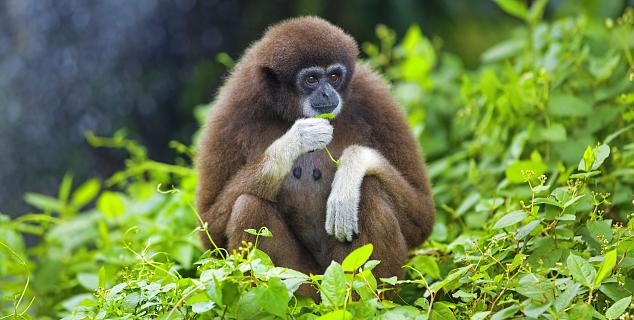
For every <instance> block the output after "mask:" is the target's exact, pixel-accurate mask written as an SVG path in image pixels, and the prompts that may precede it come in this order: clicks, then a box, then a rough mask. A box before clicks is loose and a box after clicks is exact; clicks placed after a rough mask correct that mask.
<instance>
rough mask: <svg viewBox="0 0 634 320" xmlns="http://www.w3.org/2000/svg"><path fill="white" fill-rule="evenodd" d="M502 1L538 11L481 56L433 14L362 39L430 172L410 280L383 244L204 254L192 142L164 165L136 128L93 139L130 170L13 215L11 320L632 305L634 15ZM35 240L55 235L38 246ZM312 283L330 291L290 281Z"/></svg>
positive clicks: (65, 189)
mask: <svg viewBox="0 0 634 320" xmlns="http://www.w3.org/2000/svg"><path fill="white" fill-rule="evenodd" d="M496 2H498V3H499V4H500V6H501V7H502V8H503V9H504V10H506V11H507V12H509V13H510V14H511V15H513V16H515V17H517V18H519V19H522V20H524V21H525V22H526V25H525V27H522V28H520V29H518V30H515V31H514V32H513V36H512V37H511V38H509V39H508V40H506V41H504V42H502V43H499V44H498V45H495V46H494V47H492V48H491V49H490V50H488V51H487V52H485V53H484V54H483V55H482V65H481V66H480V67H478V68H477V69H476V70H465V69H464V68H463V67H462V65H461V62H460V60H459V59H458V58H456V57H455V56H453V55H451V54H447V53H443V52H442V51H440V48H439V47H438V45H437V43H435V42H432V41H430V40H428V39H427V38H425V37H424V36H423V35H422V32H421V30H420V29H419V28H418V27H417V26H412V27H411V28H410V29H409V31H408V32H407V34H406V35H405V36H404V38H403V40H402V41H401V42H400V43H399V44H396V36H395V34H394V32H393V31H391V30H389V29H388V28H387V27H384V26H379V27H378V28H377V36H378V39H379V43H378V44H364V45H363V51H364V52H365V53H366V54H367V56H368V59H367V61H368V63H369V64H370V65H371V66H372V67H374V68H375V69H377V70H379V71H380V72H382V73H383V74H384V75H385V76H386V78H387V79H388V80H389V81H390V82H391V83H392V84H393V91H394V93H395V95H396V96H397V98H398V99H399V100H400V101H401V103H402V105H403V106H404V108H405V110H406V112H407V115H408V119H409V121H410V124H411V125H412V128H413V130H414V133H415V134H416V135H417V137H419V139H420V142H421V145H422V146H423V148H424V150H425V151H426V154H427V157H428V162H429V175H430V177H431V180H432V182H433V185H434V188H433V192H434V197H435V199H436V203H437V208H438V219H437V220H438V221H437V224H436V225H435V228H434V233H433V235H432V238H431V239H430V240H429V241H428V242H427V243H425V244H424V245H422V246H421V247H419V248H417V249H416V250H414V251H413V252H412V258H411V260H410V261H409V263H408V264H407V265H406V266H405V268H406V270H407V273H408V277H407V278H406V279H395V278H389V279H375V278H374V276H373V275H372V273H371V270H372V268H373V267H375V266H376V265H377V264H378V263H380V262H378V261H373V260H369V261H368V257H369V256H370V253H371V250H372V248H371V246H367V247H363V248H361V249H359V250H357V251H355V252H354V253H352V254H351V256H349V257H348V258H347V259H346V260H344V261H343V263H342V264H341V265H340V264H338V263H334V262H333V263H332V264H331V265H330V267H329V268H328V269H327V270H326V272H325V274H324V275H305V274H302V273H299V272H297V271H293V270H288V269H284V268H279V267H275V266H273V265H272V263H271V261H270V259H269V258H268V257H267V255H266V253H264V252H262V251H259V250H257V249H256V247H257V242H256V244H248V245H246V246H245V247H244V248H242V249H241V250H239V251H237V252H226V251H223V250H222V249H217V248H214V249H213V250H211V251H209V250H208V251H205V249H204V248H202V246H201V243H200V241H199V239H198V235H197V234H198V231H200V230H204V225H202V226H201V227H197V226H198V220H197V217H198V216H197V214H196V212H195V210H194V208H193V206H192V203H193V202H194V186H195V184H196V181H195V172H194V171H193V170H192V169H191V165H190V164H191V158H192V157H193V155H194V152H195V150H194V149H193V148H192V147H188V146H185V145H182V144H180V143H176V142H174V143H172V147H174V149H175V150H177V151H178V153H179V154H180V157H179V159H177V161H176V162H175V164H165V163H159V162H156V161H152V160H150V159H148V157H147V154H146V152H145V149H144V148H143V147H142V146H139V145H138V144H136V143H135V142H133V141H130V140H128V139H126V137H125V134H124V133H123V132H119V133H117V134H115V136H114V137H112V138H103V137H96V136H94V135H92V134H89V135H88V140H89V142H90V143H91V144H93V145H94V146H96V147H111V148H122V149H124V150H127V151H128V153H129V154H130V157H129V159H128V160H127V161H126V167H125V169H124V170H123V171H121V172H118V173H116V174H114V175H113V176H112V177H111V178H110V179H108V180H106V181H105V182H104V183H103V185H102V183H101V182H100V181H98V180H96V179H94V180H89V181H87V182H85V183H84V184H82V185H81V186H79V187H77V188H73V179H72V177H71V176H70V175H68V176H66V177H64V179H63V181H62V183H61V185H60V188H59V192H58V195H57V197H49V196H45V195H39V194H27V195H26V196H25V200H26V201H27V202H28V203H30V204H31V205H32V206H33V207H34V208H35V213H32V214H26V215H23V216H20V217H18V218H16V219H13V220H11V219H9V218H8V217H6V216H3V215H0V221H1V222H2V223H0V295H1V296H2V297H3V298H4V300H2V301H0V318H1V317H2V315H5V314H6V317H16V318H36V319H46V318H59V317H65V318H68V319H74V318H78V319H83V318H91V319H92V318H98V319H106V318H108V319H110V318H126V319H145V318H162V319H199V318H200V319H207V318H239V319H248V318H252V319H260V318H293V319H316V318H319V319H352V318H382V319H409V318H419V319H455V318H471V319H485V318H491V319H504V318H510V317H528V318H547V319H566V318H571V319H590V318H599V319H604V318H607V319H616V318H619V317H622V318H629V317H631V316H630V315H629V313H627V312H629V307H630V303H631V297H632V292H633V291H634V277H633V268H634V259H633V258H632V255H633V253H634V252H633V250H634V238H633V236H632V228H634V220H631V219H630V218H631V215H632V214H633V213H634V210H633V207H632V204H633V203H632V200H633V198H634V142H633V141H634V130H632V129H633V128H634V124H633V119H634V107H633V103H634V93H633V92H632V81H633V80H634V71H633V70H634V58H633V57H632V53H631V47H632V46H633V45H634V36H633V34H632V25H633V22H634V11H633V10H631V9H627V10H626V11H625V13H624V14H623V16H621V17H619V18H618V19H615V20H607V21H596V20H595V19H592V18H588V17H585V16H582V15H581V16H575V17H565V18H562V19H560V20H556V21H552V22H544V21H542V20H541V15H542V11H543V8H544V5H545V3H546V1H542V0H538V1H534V2H533V5H532V7H530V8H526V7H524V6H522V5H521V4H520V3H521V2H519V1H515V0H499V1H496ZM208 108H209V106H203V107H201V108H199V111H198V112H197V113H198V115H199V118H200V119H204V114H205V113H206V110H207V109H208ZM172 185H174V186H177V187H165V186H172ZM73 189H74V191H72V190H73ZM93 202H95V203H96V207H95V208H91V207H87V206H88V205H89V204H91V203H93ZM246 232H250V233H254V234H258V235H259V236H261V237H266V236H275V235H271V234H270V232H269V231H268V230H266V229H262V230H247V231H246ZM27 234H32V235H36V236H39V237H41V239H42V240H41V242H39V243H38V244H37V245H36V246H34V247H32V248H27V247H26V246H25V244H24V236H25V235H27ZM303 283H311V284H313V285H314V286H316V287H318V288H319V289H320V294H321V296H322V301H321V303H319V304H315V303H314V302H312V301H311V300H309V299H306V298H297V297H294V296H293V295H292V293H293V292H294V290H296V289H297V288H298V287H299V285H300V284H303ZM394 285H398V289H395V287H394ZM394 290H396V293H397V294H396V295H394V297H393V299H392V300H387V299H385V298H384V295H383V294H384V293H385V292H386V291H394ZM353 293H354V294H353ZM353 295H354V296H359V297H360V299H359V300H358V301H353V299H352V298H351V297H352V296H353ZM625 313H627V314H626V315H623V314H625Z"/></svg>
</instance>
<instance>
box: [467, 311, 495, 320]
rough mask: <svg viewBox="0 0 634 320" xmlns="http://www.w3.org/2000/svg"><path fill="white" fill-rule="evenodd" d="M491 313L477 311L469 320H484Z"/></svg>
mask: <svg viewBox="0 0 634 320" xmlns="http://www.w3.org/2000/svg"><path fill="white" fill-rule="evenodd" d="M490 313H491V311H479V312H476V313H474V314H473V315H472V316H471V320H484V319H486V317H487V316H488V315H489V314H490Z"/></svg>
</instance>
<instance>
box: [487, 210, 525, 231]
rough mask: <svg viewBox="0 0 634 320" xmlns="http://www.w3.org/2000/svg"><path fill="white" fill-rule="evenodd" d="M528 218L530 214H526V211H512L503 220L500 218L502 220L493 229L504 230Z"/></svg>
mask: <svg viewBox="0 0 634 320" xmlns="http://www.w3.org/2000/svg"><path fill="white" fill-rule="evenodd" d="M527 216H528V214H526V212H525V211H524V210H515V211H512V212H510V213H508V214H506V215H505V216H503V217H502V218H500V220H498V221H497V222H496V223H495V225H494V226H493V229H502V228H506V227H508V226H512V225H514V224H516V223H518V222H520V221H522V220H524V218H526V217H527Z"/></svg>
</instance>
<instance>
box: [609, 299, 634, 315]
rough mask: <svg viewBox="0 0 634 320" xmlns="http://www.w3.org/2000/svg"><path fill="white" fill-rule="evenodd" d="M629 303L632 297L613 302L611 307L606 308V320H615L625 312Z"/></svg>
mask: <svg viewBox="0 0 634 320" xmlns="http://www.w3.org/2000/svg"><path fill="white" fill-rule="evenodd" d="M631 302H632V296H629V297H625V298H623V299H621V300H619V301H617V302H615V303H614V304H613V305H612V306H611V307H609V308H608V311H606V312H605V316H606V317H608V319H617V318H618V317H620V316H621V315H622V314H623V313H624V312H625V310H627V308H628V307H629V306H630V303H631Z"/></svg>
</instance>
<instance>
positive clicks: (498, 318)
mask: <svg viewBox="0 0 634 320" xmlns="http://www.w3.org/2000/svg"><path fill="white" fill-rule="evenodd" d="M519 309H520V307H518V306H510V307H508V308H504V309H502V310H500V311H498V312H496V313H495V314H494V315H493V316H491V320H502V319H508V318H509V317H511V316H513V315H514V314H515V313H516V312H517V310H519Z"/></svg>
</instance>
